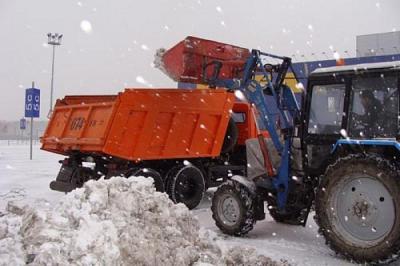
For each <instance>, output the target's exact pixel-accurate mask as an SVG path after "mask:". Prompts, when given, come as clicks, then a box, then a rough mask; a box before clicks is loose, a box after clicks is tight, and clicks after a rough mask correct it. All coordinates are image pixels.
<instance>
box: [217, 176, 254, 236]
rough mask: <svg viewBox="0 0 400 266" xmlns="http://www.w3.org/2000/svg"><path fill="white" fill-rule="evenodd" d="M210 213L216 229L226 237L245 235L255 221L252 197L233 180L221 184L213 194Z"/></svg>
mask: <svg viewBox="0 0 400 266" xmlns="http://www.w3.org/2000/svg"><path fill="white" fill-rule="evenodd" d="M211 211H212V217H213V219H214V221H215V224H216V225H217V227H218V228H219V229H220V230H221V231H222V232H223V233H225V234H228V235H234V236H242V235H245V234H247V233H248V232H250V231H251V230H252V229H253V226H254V224H255V223H256V221H257V220H256V217H255V198H254V196H253V195H252V194H251V192H250V191H249V190H248V189H247V188H246V187H245V186H243V185H242V184H240V183H239V182H236V181H234V180H230V181H228V182H226V183H224V184H222V185H221V186H220V187H219V188H218V189H217V191H216V192H215V193H214V196H213V199H212V205H211Z"/></svg>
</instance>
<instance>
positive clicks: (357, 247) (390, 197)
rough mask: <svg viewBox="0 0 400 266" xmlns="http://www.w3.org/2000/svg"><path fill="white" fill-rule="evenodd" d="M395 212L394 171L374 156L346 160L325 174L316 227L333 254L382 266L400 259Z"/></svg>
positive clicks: (399, 187) (399, 201)
mask: <svg viewBox="0 0 400 266" xmlns="http://www.w3.org/2000/svg"><path fill="white" fill-rule="evenodd" d="M399 206H400V180H399V171H398V170H397V168H396V166H395V165H394V164H393V163H391V162H390V161H388V160H386V159H383V158H382V157H379V156H377V155H371V154H370V155H363V154H356V155H349V156H347V157H344V158H339V159H338V160H337V161H336V162H335V163H333V164H332V165H330V166H329V167H328V168H327V170H326V173H325V176H324V178H323V179H322V181H321V183H320V186H319V188H318V190H317V196H316V221H317V223H318V224H319V227H320V233H321V234H322V235H323V236H324V237H325V239H326V242H327V244H328V245H329V246H330V247H331V248H332V249H333V250H335V251H336V252H338V253H340V254H342V255H343V256H345V257H346V258H348V259H351V260H354V261H356V262H358V263H362V264H364V263H366V264H370V263H384V264H386V263H388V262H390V261H393V260H395V259H396V258H397V257H398V256H399V255H400V209H399Z"/></svg>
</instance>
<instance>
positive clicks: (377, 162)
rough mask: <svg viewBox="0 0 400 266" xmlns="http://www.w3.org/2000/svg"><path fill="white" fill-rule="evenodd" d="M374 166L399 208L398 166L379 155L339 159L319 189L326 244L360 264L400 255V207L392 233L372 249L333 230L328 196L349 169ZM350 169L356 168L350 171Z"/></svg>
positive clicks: (383, 261) (384, 261) (318, 212)
mask: <svg viewBox="0 0 400 266" xmlns="http://www.w3.org/2000/svg"><path fill="white" fill-rule="evenodd" d="M363 166H364V167H363ZM373 166H374V167H376V169H377V171H378V175H377V176H378V178H380V179H381V180H383V181H384V182H385V183H384V184H385V186H386V187H387V188H388V190H389V191H390V192H391V195H392V196H393V200H394V203H395V206H396V207H397V208H398V207H399V206H400V173H399V170H398V168H397V167H396V165H395V164H394V163H392V162H390V161H389V160H387V159H384V158H382V157H381V156H379V155H376V154H352V155H348V156H346V157H341V158H338V159H337V160H336V161H335V162H334V163H333V164H331V165H330V166H328V168H327V170H326V172H325V174H324V176H323V178H322V179H321V181H320V185H319V187H318V189H317V194H316V204H315V208H316V215H315V217H314V218H315V220H316V222H317V224H318V225H319V233H320V234H321V235H323V236H324V237H325V240H326V244H327V245H328V246H329V247H330V248H331V249H332V250H334V251H335V252H336V253H337V254H339V255H342V256H343V257H345V258H346V259H349V260H351V261H354V262H357V263H363V264H387V263H390V262H392V261H394V260H396V259H397V258H398V257H399V256H400V213H399V212H400V210H399V209H397V210H396V214H395V219H396V220H395V224H394V226H393V228H392V230H391V232H390V233H389V234H388V235H387V236H386V237H385V238H384V239H383V240H382V241H381V242H380V243H378V244H377V245H375V246H373V247H370V248H360V247H357V246H355V245H350V244H349V243H348V242H345V241H344V240H343V239H342V238H341V237H340V236H338V235H336V234H335V233H334V232H333V230H332V224H331V223H330V221H328V220H329V219H328V216H327V210H328V209H329V203H328V195H329V193H330V189H331V188H332V186H333V185H334V184H335V183H336V182H337V181H338V180H339V179H340V176H341V175H343V174H346V173H348V172H347V171H355V170H357V167H358V168H359V169H360V171H364V172H365V171H366V170H365V169H366V168H367V167H373ZM349 168H350V169H352V170H348V169H349ZM354 169H355V170H354ZM379 173H385V174H379Z"/></svg>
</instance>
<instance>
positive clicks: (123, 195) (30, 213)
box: [0, 177, 281, 265]
mask: <svg viewBox="0 0 400 266" xmlns="http://www.w3.org/2000/svg"><path fill="white" fill-rule="evenodd" d="M199 229H200V228H199V223H198V221H197V219H196V218H194V217H193V216H192V214H191V213H190V212H189V210H188V209H187V208H186V207H185V206H184V205H183V204H177V205H174V204H173V203H172V201H170V200H169V199H168V196H167V195H166V194H163V193H159V192H156V191H155V188H154V187H153V185H152V180H151V179H146V178H144V177H135V178H129V179H126V178H122V177H114V178H111V179H109V180H99V181H89V182H87V183H86V184H85V185H84V187H83V188H81V189H77V190H75V191H73V192H71V193H69V194H68V195H66V196H65V198H64V199H63V200H62V201H61V202H60V203H59V204H58V205H56V206H55V207H54V208H49V207H48V208H44V207H42V208H32V207H29V206H22V205H21V204H17V203H16V202H9V203H8V206H7V214H3V215H2V217H0V265H25V263H33V265H68V264H74V265H206V264H217V265H237V264H242V265H281V264H279V263H276V262H274V261H272V260H270V259H269V258H267V257H264V256H259V255H257V254H256V252H255V250H252V249H240V248H233V249H230V250H228V251H226V252H225V254H222V251H221V249H220V248H219V247H218V246H217V245H216V244H214V241H215V239H212V238H211V237H210V236H208V237H207V236H200V234H199Z"/></svg>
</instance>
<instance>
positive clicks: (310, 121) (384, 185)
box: [209, 50, 400, 263]
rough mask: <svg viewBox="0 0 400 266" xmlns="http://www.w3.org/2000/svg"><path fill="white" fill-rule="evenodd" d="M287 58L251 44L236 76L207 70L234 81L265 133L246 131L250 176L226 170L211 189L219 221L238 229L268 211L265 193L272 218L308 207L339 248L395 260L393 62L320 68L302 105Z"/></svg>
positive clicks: (370, 259)
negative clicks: (290, 81) (289, 78)
mask: <svg viewBox="0 0 400 266" xmlns="http://www.w3.org/2000/svg"><path fill="white" fill-rule="evenodd" d="M264 58H273V59H274V60H281V62H280V63H279V64H268V63H266V62H267V60H266V59H264ZM290 67H291V62H290V58H286V57H279V56H275V55H271V54H266V53H262V52H260V51H257V50H253V51H252V53H251V56H250V57H249V59H248V60H247V62H246V65H245V67H244V75H243V78H242V79H240V80H226V79H218V75H215V77H216V78H215V79H213V80H209V84H210V85H212V86H220V87H226V88H229V89H233V90H239V91H241V92H242V93H243V94H244V96H245V97H246V99H247V100H248V101H249V102H251V103H252V104H254V105H256V106H257V109H258V111H259V127H260V128H266V129H268V131H269V133H270V137H271V138H270V139H264V138H259V139H257V140H249V141H248V143H247V144H246V147H247V151H246V152H247V176H245V177H244V176H233V177H232V179H231V180H229V181H228V182H226V183H225V184H223V185H222V186H220V187H219V188H218V190H217V191H216V193H215V194H214V197H213V201H212V213H213V218H214V220H215V222H216V225H217V226H218V227H219V228H220V229H221V230H222V231H223V232H224V233H227V234H230V235H237V236H240V235H244V234H246V233H248V232H249V231H250V230H252V228H253V226H254V224H255V223H256V221H257V220H262V219H264V218H265V213H264V205H265V203H266V205H267V206H268V210H269V213H270V214H271V216H272V217H273V218H274V219H275V220H276V221H278V222H283V223H290V224H298V225H303V226H304V225H305V224H306V221H307V217H308V214H309V213H310V210H311V209H312V208H313V207H314V208H315V219H316V221H317V223H318V225H319V228H320V229H319V230H320V233H321V234H322V235H323V236H324V237H325V238H326V241H327V243H328V245H329V246H330V247H331V248H332V249H333V250H335V251H336V252H338V253H340V254H342V255H343V256H345V257H347V258H348V259H351V260H353V261H356V262H359V263H387V262H389V261H392V260H395V259H396V257H397V255H398V254H400V176H399V169H400V168H399V167H400V165H399V163H398V161H399V160H398V157H399V156H400V144H399V142H398V141H397V139H398V137H399V135H398V132H399V127H398V125H399V91H398V90H399V84H400V79H399V77H400V62H389V63H376V64H369V65H356V66H342V67H332V68H324V69H318V70H316V71H314V72H313V73H312V74H311V75H310V76H309V80H308V86H307V90H306V92H305V93H304V95H303V97H302V99H303V102H302V105H301V107H300V105H299V104H298V103H297V101H296V98H295V96H294V94H293V93H292V91H291V89H290V88H289V87H288V86H286V85H285V84H284V79H285V76H286V72H287V71H288V69H289V68H290ZM260 73H262V75H263V79H261V80H260V79H258V80H256V79H255V76H256V74H260ZM267 97H269V98H272V99H273V102H274V103H275V106H271V105H270V104H267V101H266V100H265V99H266V98H267ZM272 108H276V110H278V112H279V115H278V119H277V117H276V115H274V114H273V112H272V110H271V109H272ZM277 121H278V122H279V123H278V122H277Z"/></svg>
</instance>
